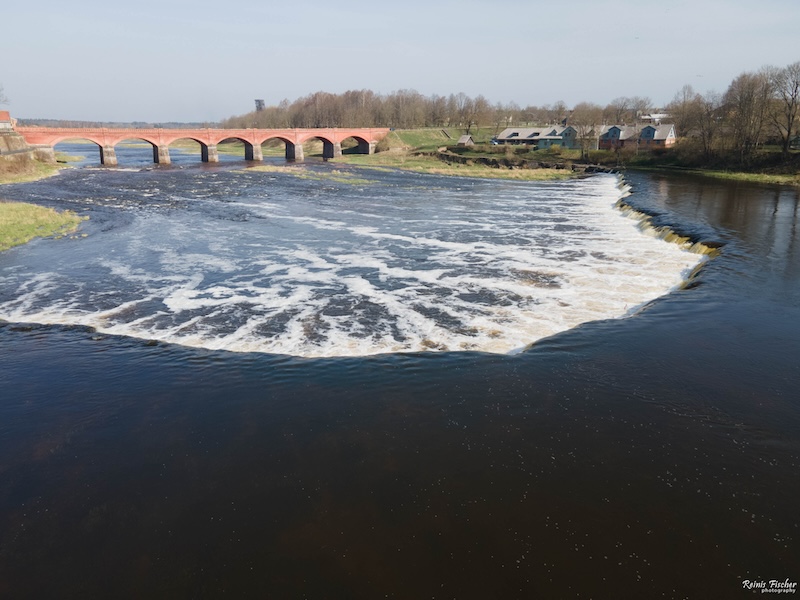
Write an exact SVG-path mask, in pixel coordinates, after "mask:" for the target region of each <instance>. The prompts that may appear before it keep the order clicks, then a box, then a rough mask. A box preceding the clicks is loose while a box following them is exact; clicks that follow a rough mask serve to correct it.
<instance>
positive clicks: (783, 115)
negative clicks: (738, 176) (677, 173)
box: [667, 62, 800, 164]
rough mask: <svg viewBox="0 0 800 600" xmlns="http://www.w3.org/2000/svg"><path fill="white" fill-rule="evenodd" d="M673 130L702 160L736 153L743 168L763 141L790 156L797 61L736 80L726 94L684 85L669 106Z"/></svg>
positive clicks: (797, 99)
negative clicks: (701, 90)
mask: <svg viewBox="0 0 800 600" xmlns="http://www.w3.org/2000/svg"><path fill="white" fill-rule="evenodd" d="M667 111H668V112H669V114H670V115H671V117H672V120H673V121H674V122H675V125H676V127H677V128H678V130H679V131H680V132H682V135H684V136H685V138H686V139H685V140H684V146H685V149H690V148H691V147H692V145H693V146H694V147H695V149H696V150H697V151H698V152H700V153H702V154H703V156H704V157H705V158H706V159H709V160H710V159H713V158H714V157H716V156H720V155H724V154H731V153H733V154H735V155H736V156H737V158H738V161H739V162H740V163H742V164H747V163H748V162H749V161H750V159H751V158H752V156H753V154H754V153H755V151H756V150H757V149H758V148H759V147H760V146H762V145H763V144H765V143H775V144H778V145H780V148H781V152H782V154H783V155H784V156H785V157H786V156H788V154H789V151H790V147H791V143H792V140H793V139H794V138H795V136H797V135H798V134H800V128H799V127H798V126H799V125H800V62H796V63H792V64H790V65H788V66H786V67H782V68H781V67H773V66H765V67H762V68H761V69H759V70H758V71H755V72H745V73H742V74H741V75H739V76H738V77H736V79H734V80H733V81H732V82H731V84H730V85H729V86H728V89H727V90H726V91H725V92H724V93H720V92H717V91H709V92H706V93H705V94H701V93H698V92H696V91H695V90H694V89H693V88H692V86H691V85H685V86H684V87H683V88H681V90H680V91H679V92H678V93H677V94H676V95H675V97H674V98H673V100H672V102H671V103H670V104H669V105H668V106H667Z"/></svg>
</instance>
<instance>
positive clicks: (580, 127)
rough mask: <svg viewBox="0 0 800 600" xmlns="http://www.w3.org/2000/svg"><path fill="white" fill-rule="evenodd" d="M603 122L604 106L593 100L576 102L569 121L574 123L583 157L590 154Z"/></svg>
mask: <svg viewBox="0 0 800 600" xmlns="http://www.w3.org/2000/svg"><path fill="white" fill-rule="evenodd" d="M602 122H603V107H602V106H600V105H598V104H592V103H591V102H581V103H580V104H576V105H575V108H573V109H572V112H571V113H570V115H569V119H568V121H567V123H568V124H569V125H572V126H573V127H574V128H575V131H576V132H577V138H578V141H579V142H580V145H581V159H584V160H585V159H586V158H588V156H589V150H590V149H592V148H593V147H594V145H595V143H596V141H597V134H598V132H599V129H600V125H601V123H602Z"/></svg>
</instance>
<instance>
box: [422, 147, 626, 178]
mask: <svg viewBox="0 0 800 600" xmlns="http://www.w3.org/2000/svg"><path fill="white" fill-rule="evenodd" d="M433 156H436V157H437V158H438V159H439V160H442V161H444V162H447V163H455V164H460V165H484V166H487V167H492V168H495V169H569V170H572V171H576V172H580V173H616V172H617V171H616V169H612V168H609V167H604V166H602V165H589V164H583V163H574V162H571V161H565V162H549V161H541V160H529V159H526V158H516V157H514V158H509V157H505V156H504V157H498V158H495V157H488V156H461V155H460V154H453V153H451V152H436V153H434V154H433Z"/></svg>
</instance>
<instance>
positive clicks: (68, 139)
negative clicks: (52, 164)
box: [40, 135, 103, 163]
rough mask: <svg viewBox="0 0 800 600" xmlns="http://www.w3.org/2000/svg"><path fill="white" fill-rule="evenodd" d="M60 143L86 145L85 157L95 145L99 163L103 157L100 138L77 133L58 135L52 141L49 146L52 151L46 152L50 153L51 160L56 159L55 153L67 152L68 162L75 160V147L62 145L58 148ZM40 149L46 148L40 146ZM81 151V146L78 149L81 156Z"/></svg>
mask: <svg viewBox="0 0 800 600" xmlns="http://www.w3.org/2000/svg"><path fill="white" fill-rule="evenodd" d="M62 144H73V145H76V144H79V145H81V146H85V147H86V148H85V149H86V150H87V156H86V157H85V158H88V153H89V151H94V150H95V147H96V148H97V152H98V154H99V157H100V160H101V163H102V159H103V144H102V142H101V141H100V140H97V139H92V137H91V136H77V135H69V136H60V137H59V138H57V139H56V140H55V141H53V143H52V145H51V146H50V150H51V151H52V152H48V154H49V155H50V157H51V159H52V160H54V161H55V160H58V157H57V154H67V155H69V157H70V158H67V159H66V160H67V161H68V162H69V161H71V160H76V153H77V152H78V151H77V150H76V148H74V147H71V148H64V147H63V146H62V147H61V148H59V146H60V145H62ZM40 150H44V151H46V150H47V148H46V147H44V148H40ZM82 151H83V148H82V149H81V151H80V152H81V157H83V153H82ZM62 160H63V159H62Z"/></svg>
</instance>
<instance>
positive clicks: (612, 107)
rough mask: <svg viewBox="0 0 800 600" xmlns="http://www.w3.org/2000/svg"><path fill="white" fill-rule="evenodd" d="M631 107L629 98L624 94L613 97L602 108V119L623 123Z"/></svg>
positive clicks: (618, 123)
mask: <svg viewBox="0 0 800 600" xmlns="http://www.w3.org/2000/svg"><path fill="white" fill-rule="evenodd" d="M630 109H631V99H630V98H628V97H626V96H620V97H619V98H614V99H613V100H612V101H611V102H609V103H608V105H607V106H606V107H605V108H604V109H603V119H604V120H605V121H606V122H608V123H613V124H616V125H623V124H624V123H625V121H626V117H627V116H628V112H629V111H630Z"/></svg>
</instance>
